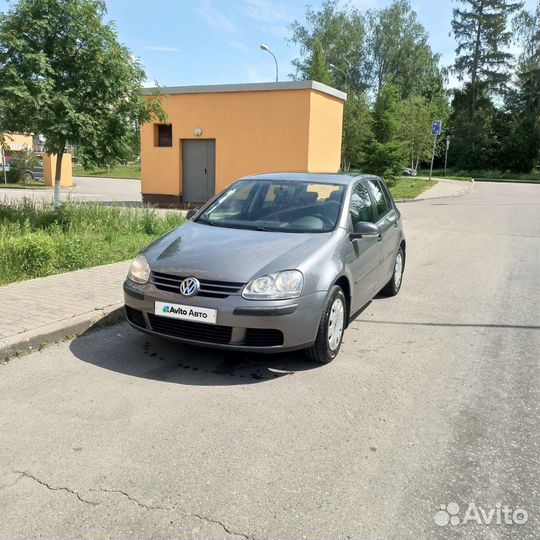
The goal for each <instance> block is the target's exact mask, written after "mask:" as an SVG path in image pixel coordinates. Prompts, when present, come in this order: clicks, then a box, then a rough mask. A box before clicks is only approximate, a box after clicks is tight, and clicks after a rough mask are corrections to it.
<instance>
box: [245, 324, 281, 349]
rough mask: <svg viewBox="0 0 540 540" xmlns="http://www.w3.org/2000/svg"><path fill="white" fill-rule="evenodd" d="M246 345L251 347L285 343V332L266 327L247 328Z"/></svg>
mask: <svg viewBox="0 0 540 540" xmlns="http://www.w3.org/2000/svg"><path fill="white" fill-rule="evenodd" d="M246 345H248V346H250V347H274V346H276V345H283V332H281V331H280V330H273V329H270V328H268V329H265V328H247V329H246Z"/></svg>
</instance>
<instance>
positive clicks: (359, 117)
mask: <svg viewBox="0 0 540 540" xmlns="http://www.w3.org/2000/svg"><path fill="white" fill-rule="evenodd" d="M372 128H373V120H372V117H371V111H370V109H369V104H368V102H367V99H366V97H365V94H360V95H355V94H351V95H350V96H349V97H348V98H347V101H346V102H345V108H344V112H343V144H342V147H341V150H342V156H341V169H342V170H344V171H348V170H350V169H351V168H353V169H363V168H364V167H365V166H366V164H367V162H368V156H369V151H370V148H371V147H372V145H373V143H374V137H373V129H372Z"/></svg>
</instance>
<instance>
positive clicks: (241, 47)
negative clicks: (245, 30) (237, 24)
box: [227, 41, 249, 52]
mask: <svg viewBox="0 0 540 540" xmlns="http://www.w3.org/2000/svg"><path fill="white" fill-rule="evenodd" d="M227 45H229V47H232V48H233V49H236V50H237V51H240V52H246V51H249V47H248V46H247V45H246V44H245V43H242V42H241V41H229V42H227Z"/></svg>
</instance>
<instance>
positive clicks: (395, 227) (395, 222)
mask: <svg viewBox="0 0 540 540" xmlns="http://www.w3.org/2000/svg"><path fill="white" fill-rule="evenodd" d="M394 229H397V221H394Z"/></svg>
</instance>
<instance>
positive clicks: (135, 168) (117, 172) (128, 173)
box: [73, 164, 141, 180]
mask: <svg viewBox="0 0 540 540" xmlns="http://www.w3.org/2000/svg"><path fill="white" fill-rule="evenodd" d="M73 176H97V177H101V178H125V179H130V180H135V179H136V180H138V179H140V177H141V167H140V165H114V166H112V167H101V168H88V169H85V168H84V167H83V166H82V165H80V164H77V165H75V166H74V167H73Z"/></svg>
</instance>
